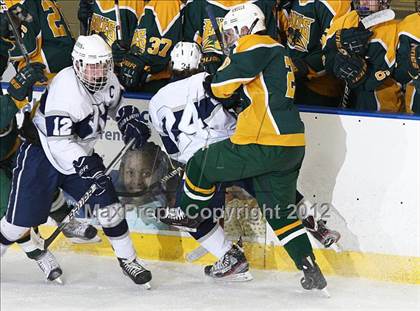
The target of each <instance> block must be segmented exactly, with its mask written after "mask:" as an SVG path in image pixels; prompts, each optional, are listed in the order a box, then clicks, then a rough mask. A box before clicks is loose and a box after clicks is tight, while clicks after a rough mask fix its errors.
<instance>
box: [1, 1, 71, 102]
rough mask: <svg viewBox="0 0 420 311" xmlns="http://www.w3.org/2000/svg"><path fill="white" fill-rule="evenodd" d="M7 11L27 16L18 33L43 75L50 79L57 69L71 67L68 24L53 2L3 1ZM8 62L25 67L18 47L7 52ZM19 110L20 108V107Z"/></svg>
mask: <svg viewBox="0 0 420 311" xmlns="http://www.w3.org/2000/svg"><path fill="white" fill-rule="evenodd" d="M5 2H6V5H7V7H8V8H9V11H12V12H13V11H15V12H20V13H18V14H27V15H28V18H27V19H25V21H23V22H22V25H21V27H20V31H21V32H22V35H23V41H24V44H25V47H26V49H27V50H28V52H29V57H30V60H31V62H39V63H42V64H44V65H45V74H46V76H47V78H48V79H51V78H52V77H53V76H54V75H55V74H56V73H57V72H59V71H60V70H61V69H63V68H65V67H68V66H71V65H72V60H71V55H70V54H71V51H72V49H73V45H74V39H73V38H72V36H71V34H70V31H69V28H68V25H67V24H66V22H65V20H64V18H63V15H62V14H61V12H60V9H59V7H58V4H57V2H56V1H55V0H22V1H16V0H6V1H5ZM10 57H11V61H13V62H18V65H19V68H22V67H24V66H25V61H24V58H23V55H22V52H21V51H20V49H19V48H18V47H15V48H14V49H12V50H11V51H10ZM20 108H21V107H20Z"/></svg>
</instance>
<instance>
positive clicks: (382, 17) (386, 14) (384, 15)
mask: <svg viewBox="0 0 420 311" xmlns="http://www.w3.org/2000/svg"><path fill="white" fill-rule="evenodd" d="M394 18H395V12H394V11H393V10H391V9H386V10H382V11H379V12H376V13H373V14H371V15H369V16H367V17H365V18H363V19H362V20H361V21H360V22H361V23H362V25H363V27H365V29H369V28H371V27H373V26H376V25H379V24H382V23H385V22H389V21H392V20H393V19H394Z"/></svg>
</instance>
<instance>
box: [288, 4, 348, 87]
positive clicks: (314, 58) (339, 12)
mask: <svg viewBox="0 0 420 311" xmlns="http://www.w3.org/2000/svg"><path fill="white" fill-rule="evenodd" d="M314 5H315V10H316V16H317V22H318V24H319V25H320V30H321V32H322V33H326V32H327V31H328V29H329V28H330V26H331V24H332V23H333V22H334V21H335V20H337V19H338V18H339V17H341V16H343V15H344V14H346V13H347V12H349V11H350V1H315V4H314ZM319 40H320V41H321V38H319ZM292 61H293V64H294V68H293V69H294V70H293V71H294V72H295V76H296V77H297V78H302V77H305V76H306V77H307V78H309V79H310V78H313V77H316V76H317V75H319V74H321V73H322V72H323V71H324V70H325V64H324V61H323V53H322V47H321V43H320V44H319V46H318V47H317V48H316V49H314V50H313V51H310V53H308V54H307V55H306V56H305V57H304V58H303V59H293V60H292Z"/></svg>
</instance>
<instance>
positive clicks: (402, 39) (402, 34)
mask: <svg viewBox="0 0 420 311" xmlns="http://www.w3.org/2000/svg"><path fill="white" fill-rule="evenodd" d="M419 25H420V13H413V14H411V15H408V16H407V17H406V18H404V19H403V20H402V21H401V22H400V23H399V24H398V49H397V66H396V68H395V70H394V74H393V76H394V77H395V79H396V80H397V81H398V82H400V83H401V84H403V85H405V111H406V112H409V113H416V114H420V92H418V91H417V90H416V88H415V87H414V85H413V83H410V81H411V80H412V78H411V76H410V75H409V74H408V68H409V62H410V61H411V58H410V51H411V47H412V46H413V45H419V44H420V26H419Z"/></svg>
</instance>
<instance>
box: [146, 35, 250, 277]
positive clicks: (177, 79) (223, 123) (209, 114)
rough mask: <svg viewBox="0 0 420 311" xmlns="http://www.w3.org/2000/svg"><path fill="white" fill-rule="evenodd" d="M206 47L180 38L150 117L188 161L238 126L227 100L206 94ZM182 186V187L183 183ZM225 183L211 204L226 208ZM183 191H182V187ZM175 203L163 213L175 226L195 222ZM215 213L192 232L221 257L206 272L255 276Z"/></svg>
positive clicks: (177, 157) (177, 155)
mask: <svg viewBox="0 0 420 311" xmlns="http://www.w3.org/2000/svg"><path fill="white" fill-rule="evenodd" d="M200 60H201V51H200V47H199V46H198V45H197V44H196V43H190V42H178V43H177V44H176V45H175V47H174V49H173V50H172V52H171V69H172V73H173V79H172V81H173V82H172V83H170V84H168V85H166V86H165V87H163V88H162V89H161V90H159V92H158V93H157V94H156V95H155V96H153V98H152V99H151V100H150V103H149V115H150V121H151V123H152V125H153V127H154V128H155V130H156V131H157V132H158V133H159V135H160V137H161V139H162V142H163V145H164V147H165V150H166V152H167V153H168V155H169V156H170V157H171V159H172V160H174V161H177V162H179V163H181V165H185V164H186V163H187V162H188V160H189V159H190V158H191V157H192V156H193V154H194V153H195V152H196V151H197V150H199V149H201V148H205V147H206V146H208V145H209V144H212V143H215V142H218V141H221V140H224V139H227V138H228V137H230V136H231V135H232V134H233V132H234V130H235V127H236V118H235V116H234V115H233V114H232V113H230V112H229V111H227V110H226V109H224V108H223V106H222V104H221V103H220V102H218V101H216V100H214V99H212V98H210V97H209V96H207V95H206V93H205V90H204V88H203V81H204V80H205V77H206V76H207V75H208V74H207V73H205V72H200ZM182 184H183V183H181V185H180V187H182ZM225 187H226V185H220V186H219V189H218V192H217V194H216V195H215V196H214V198H213V200H212V202H211V203H210V207H212V208H213V210H219V211H220V210H221V209H222V208H223V206H224V204H225V195H224V194H225ZM178 192H179V193H180V191H178ZM176 206H177V204H176V203H175V207H172V208H169V209H166V210H165V211H166V212H167V213H165V214H162V215H158V216H159V218H160V220H161V221H162V222H164V223H167V224H169V225H172V226H176V225H179V227H180V228H183V226H182V225H183V222H184V221H187V222H190V221H191V220H190V219H188V218H186V217H184V216H185V215H183V213H182V211H181V210H180V209H178V208H176ZM213 216H216V215H211V216H210V215H209V217H208V218H206V219H204V220H202V219H200V220H198V219H197V222H198V223H199V224H198V223H197V229H196V232H190V234H191V236H193V237H194V238H195V239H196V240H197V241H198V242H199V243H200V244H201V245H202V246H203V247H204V248H205V249H206V250H208V251H209V252H210V253H212V254H213V255H214V256H215V257H217V258H218V261H217V262H216V263H215V264H214V265H211V266H207V267H205V269H204V272H205V274H206V275H207V276H210V277H213V278H214V279H223V280H230V281H249V280H252V275H251V274H250V272H249V265H248V262H247V260H246V258H245V255H244V252H243V250H242V249H241V247H240V246H238V245H236V244H232V243H231V242H230V241H228V240H227V239H226V237H225V234H224V230H223V228H222V227H221V226H220V225H219V224H218V222H217V221H215V219H214V218H213Z"/></svg>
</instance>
